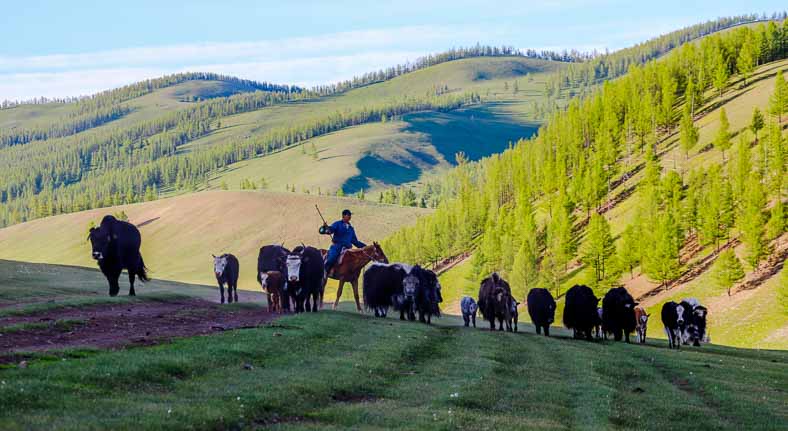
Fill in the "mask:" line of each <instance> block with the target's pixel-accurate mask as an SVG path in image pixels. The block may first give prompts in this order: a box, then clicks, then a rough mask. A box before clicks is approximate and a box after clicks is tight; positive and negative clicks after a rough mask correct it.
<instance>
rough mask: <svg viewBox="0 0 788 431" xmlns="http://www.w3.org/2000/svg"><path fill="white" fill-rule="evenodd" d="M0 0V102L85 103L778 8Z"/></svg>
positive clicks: (304, 80)
mask: <svg viewBox="0 0 788 431" xmlns="http://www.w3.org/2000/svg"><path fill="white" fill-rule="evenodd" d="M9 3H10V4H4V5H3V14H2V15H0V29H2V33H1V34H2V36H0V100H26V99H30V98H33V97H39V96H45V97H65V96H80V95H87V94H92V93H95V92H97V91H101V90H105V89H108V88H114V87H118V86H121V85H125V84H129V83H132V82H135V81H139V80H142V79H147V78H155V77H158V76H161V75H164V74H169V73H176V72H183V71H205V72H216V73H223V74H228V75H233V76H237V77H240V78H245V79H254V80H258V81H267V82H274V83H280V84H295V85H301V86H307V87H310V86H313V85H318V84H324V83H330V82H336V81H339V80H343V79H348V78H351V77H353V76H354V75H360V74H362V73H364V72H368V71H372V70H378V69H381V68H385V67H387V66H392V65H395V64H398V63H404V62H407V61H413V60H415V59H416V58H418V57H420V56H423V55H425V54H428V53H433V52H441V51H445V50H447V49H450V48H452V47H460V46H470V45H475V44H476V43H481V44H483V45H498V46H500V45H506V46H513V47H515V48H520V49H527V48H534V49H553V50H562V49H577V50H581V51H592V50H597V51H604V50H606V49H607V50H611V51H612V50H615V49H620V48H624V47H627V46H630V45H633V44H635V43H638V42H641V41H644V40H647V39H649V38H652V37H655V36H658V35H660V34H663V33H667V32H670V31H672V30H676V29H679V28H681V27H686V26H689V25H692V24H696V23H699V22H703V21H707V20H710V19H715V18H717V17H721V16H731V15H739V14H749V13H758V14H760V13H767V14H769V15H771V14H772V13H773V12H780V11H783V10H785V9H786V6H785V4H784V3H781V2H777V1H763V0H748V1H746V2H744V1H741V0H715V1H713V2H695V1H686V0H684V1H673V0H663V1H660V2H632V1H582V0H543V1H526V0H519V1H509V2H506V1H496V0H485V1H466V0H453V1H443V0H438V1H430V0H398V1H392V2H369V1H346V0H334V1H299V0H287V1H251V0H247V1H241V0H224V1H222V2H218V1H202V0H194V1H189V2H186V1H183V2H175V1H169V0H156V1H150V0H135V1H128V2H113V1H80V0H71V1H38V0H24V1H22V0H11V1H10V2H9ZM116 3H118V4H116Z"/></svg>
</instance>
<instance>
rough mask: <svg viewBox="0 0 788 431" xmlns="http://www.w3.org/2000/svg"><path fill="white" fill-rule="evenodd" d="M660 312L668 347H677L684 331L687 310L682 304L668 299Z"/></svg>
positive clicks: (679, 345)
mask: <svg viewBox="0 0 788 431" xmlns="http://www.w3.org/2000/svg"><path fill="white" fill-rule="evenodd" d="M661 314H662V325H663V326H664V327H665V335H667V336H668V347H669V348H671V349H679V348H680V347H681V334H682V332H684V327H685V325H686V322H687V317H688V310H686V309H685V308H684V306H683V305H681V304H676V303H675V302H673V301H670V302H666V303H665V304H664V305H663V306H662V313H661Z"/></svg>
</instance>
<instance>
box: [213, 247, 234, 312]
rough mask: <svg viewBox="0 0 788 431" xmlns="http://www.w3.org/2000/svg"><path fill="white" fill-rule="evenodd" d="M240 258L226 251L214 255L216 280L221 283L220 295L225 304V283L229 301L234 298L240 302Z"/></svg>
mask: <svg viewBox="0 0 788 431" xmlns="http://www.w3.org/2000/svg"><path fill="white" fill-rule="evenodd" d="M239 269H240V268H239V265H238V258H236V257H235V256H233V255H232V254H229V253H225V254H223V255H221V256H213V273H214V275H216V282H217V283H219V297H220V298H221V302H222V304H224V285H225V284H226V285H227V302H228V303H232V302H233V298H235V302H238V271H239Z"/></svg>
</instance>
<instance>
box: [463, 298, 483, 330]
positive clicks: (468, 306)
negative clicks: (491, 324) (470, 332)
mask: <svg viewBox="0 0 788 431" xmlns="http://www.w3.org/2000/svg"><path fill="white" fill-rule="evenodd" d="M460 310H461V311H462V320H464V321H465V326H468V325H470V323H471V322H473V327H474V328H475V327H476V312H477V311H478V310H479V305H478V304H476V301H475V300H474V299H473V298H471V297H470V296H463V297H462V299H461V300H460Z"/></svg>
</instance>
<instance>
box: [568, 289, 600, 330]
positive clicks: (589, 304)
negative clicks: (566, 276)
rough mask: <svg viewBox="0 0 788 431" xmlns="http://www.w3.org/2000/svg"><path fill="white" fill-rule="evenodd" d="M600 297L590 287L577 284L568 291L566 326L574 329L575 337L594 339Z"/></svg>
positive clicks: (597, 322)
mask: <svg viewBox="0 0 788 431" xmlns="http://www.w3.org/2000/svg"><path fill="white" fill-rule="evenodd" d="M598 304H599V298H597V297H596V296H595V295H594V291H593V290H591V288H590V287H588V286H585V285H582V284H576V285H574V286H572V287H571V288H570V289H569V290H568V291H567V292H566V304H565V306H564V326H566V327H567V329H571V330H572V331H573V336H574V338H585V339H586V340H589V341H591V340H593V339H594V337H593V329H594V327H595V326H597V325H599V323H600V319H599V313H597V305H598Z"/></svg>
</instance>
